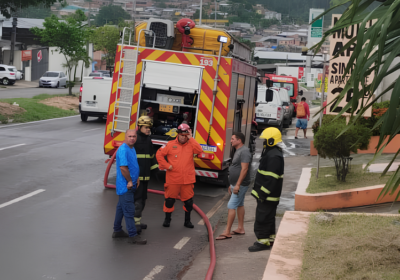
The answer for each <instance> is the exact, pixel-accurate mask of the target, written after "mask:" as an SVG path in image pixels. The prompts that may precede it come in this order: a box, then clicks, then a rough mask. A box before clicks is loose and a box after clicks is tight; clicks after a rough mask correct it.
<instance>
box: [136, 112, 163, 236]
mask: <svg viewBox="0 0 400 280" xmlns="http://www.w3.org/2000/svg"><path fill="white" fill-rule="evenodd" d="M137 125H138V128H139V129H138V132H137V141H136V143H135V146H134V147H135V150H136V155H137V159H138V163H139V168H140V174H139V180H140V185H139V187H138V188H137V189H136V192H135V225H136V229H137V232H138V233H139V234H140V233H141V232H142V229H146V228H147V225H146V224H144V223H142V222H141V220H142V211H143V209H144V207H145V205H146V199H147V186H148V182H149V180H150V173H151V172H152V171H153V170H157V168H158V164H157V160H156V158H155V152H154V149H153V143H152V142H151V138H150V134H151V130H150V129H151V127H152V125H153V122H152V120H151V118H150V117H148V116H142V117H140V118H139V119H138V123H137Z"/></svg>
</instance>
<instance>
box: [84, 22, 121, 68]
mask: <svg viewBox="0 0 400 280" xmlns="http://www.w3.org/2000/svg"><path fill="white" fill-rule="evenodd" d="M119 32H120V29H119V28H116V27H114V26H108V25H105V26H102V27H99V28H97V29H96V30H95V31H94V32H93V34H92V37H91V40H92V42H93V45H94V50H95V51H102V52H103V53H104V59H105V61H106V64H107V66H111V65H113V64H114V60H115V54H116V53H117V44H118V42H119V41H120V34H119Z"/></svg>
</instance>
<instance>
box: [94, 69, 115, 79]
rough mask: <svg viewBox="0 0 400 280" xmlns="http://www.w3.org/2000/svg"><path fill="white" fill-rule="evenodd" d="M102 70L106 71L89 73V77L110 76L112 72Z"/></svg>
mask: <svg viewBox="0 0 400 280" xmlns="http://www.w3.org/2000/svg"><path fill="white" fill-rule="evenodd" d="M100 71H105V70H98V71H93V72H92V73H90V74H89V77H108V78H110V72H108V71H106V72H108V73H103V72H100Z"/></svg>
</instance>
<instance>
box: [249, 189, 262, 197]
mask: <svg viewBox="0 0 400 280" xmlns="http://www.w3.org/2000/svg"><path fill="white" fill-rule="evenodd" d="M251 194H252V195H254V196H255V197H257V198H258V199H259V198H260V197H259V196H258V193H257V192H256V191H255V190H252V191H251Z"/></svg>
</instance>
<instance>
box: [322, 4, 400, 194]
mask: <svg viewBox="0 0 400 280" xmlns="http://www.w3.org/2000/svg"><path fill="white" fill-rule="evenodd" d="M377 1H378V2H377ZM377 1H374V0H347V1H344V3H341V4H339V5H336V6H333V7H332V8H331V9H329V10H327V11H326V12H325V13H324V14H327V13H328V12H330V11H331V10H332V9H335V8H337V7H339V6H342V5H345V6H348V7H347V9H346V10H345V12H344V13H343V14H342V16H341V17H340V19H339V20H338V21H337V22H336V24H335V25H334V26H333V27H332V28H331V29H330V30H328V31H326V32H325V33H324V37H323V38H322V40H321V43H320V44H318V45H316V46H315V47H314V49H315V50H316V52H317V51H318V50H319V49H320V48H321V46H322V43H323V42H324V41H325V39H327V38H328V37H330V36H332V35H333V34H334V33H336V32H338V31H340V30H346V28H349V27H350V26H352V25H355V24H359V25H360V28H359V32H358V35H357V36H356V37H355V38H353V39H352V40H350V41H349V42H348V43H347V44H346V45H345V46H344V47H343V48H341V49H340V50H339V51H338V54H337V55H336V56H338V55H339V54H341V53H343V51H345V50H348V49H349V48H350V47H352V46H351V45H352V44H353V43H355V42H357V44H356V47H355V49H354V51H353V53H352V54H351V56H350V59H349V63H348V65H347V68H346V70H345V73H344V74H343V77H344V76H346V75H348V74H349V73H351V76H350V78H349V80H348V81H347V83H346V84H345V87H344V89H343V90H342V92H341V93H340V95H339V96H337V98H336V99H335V100H334V101H337V103H336V104H339V101H340V100H342V99H343V98H344V96H345V95H346V93H347V92H348V91H349V90H353V97H352V98H351V100H350V102H348V104H347V105H346V106H345V107H344V108H343V109H342V111H341V112H340V115H341V114H343V113H344V112H345V111H347V110H350V111H351V112H352V114H353V115H354V116H355V118H354V119H353V121H352V122H351V124H354V123H355V122H356V121H357V120H358V119H360V118H361V117H362V115H363V113H364V112H365V111H366V110H367V109H368V108H370V107H371V106H372V104H374V103H375V102H378V99H379V98H380V97H381V96H382V95H383V94H385V93H387V92H388V91H391V90H392V94H391V99H390V106H389V109H388V110H387V111H386V113H385V114H384V115H383V116H382V117H381V118H380V120H379V122H378V123H377V124H376V125H375V127H378V126H379V125H381V129H380V139H379V144H378V147H377V151H376V154H375V156H374V158H373V160H372V161H371V162H370V163H372V162H373V161H374V160H375V159H376V158H377V157H379V156H380V155H381V153H382V151H383V149H384V148H385V147H386V146H387V145H388V143H389V142H390V141H392V140H393V139H394V137H395V136H396V135H397V134H398V133H399V132H400V109H399V105H400V79H397V80H396V81H394V82H393V83H392V84H390V85H389V86H387V87H386V88H384V89H383V91H381V93H379V94H377V95H374V93H375V92H376V91H377V89H378V87H379V86H380V85H383V83H382V81H383V79H384V78H385V77H387V76H388V75H390V74H392V73H393V72H395V71H397V70H399V69H400V63H398V62H396V61H394V59H395V58H396V57H398V56H400V21H399V16H400V1H398V0H377ZM324 14H322V15H321V16H323V15H324ZM321 16H320V17H321ZM317 19H318V18H317ZM317 19H315V20H317ZM371 21H372V25H371V26H370V27H368V26H369V25H370V23H371ZM367 27H368V28H367ZM371 73H374V74H375V75H374V78H373V80H372V82H371V81H370V82H371V83H370V84H369V85H365V80H366V78H367V77H368V76H369V75H370V74H371ZM364 96H366V97H367V98H368V102H360V104H361V107H360V106H359V105H358V104H359V101H362V100H363V99H364ZM334 101H332V102H331V103H333V102H334ZM358 109H360V111H359V112H358V113H357V114H356V111H357V110H358ZM385 139H388V141H387V142H385ZM399 152H400V150H398V151H397V153H396V154H395V155H394V157H393V159H392V161H391V162H390V163H389V164H388V166H387V167H386V169H385V171H384V172H383V175H384V174H386V172H387V170H388V169H389V168H390V166H391V165H392V163H393V161H394V160H395V159H396V157H397V155H398V154H399ZM399 184H400V168H398V169H397V171H396V172H395V173H394V174H393V175H392V176H391V177H390V179H389V180H388V182H387V183H386V185H385V187H384V189H383V190H382V192H381V193H380V195H379V197H378V199H379V198H381V197H383V196H385V195H386V194H388V193H390V195H392V194H394V193H395V192H396V191H397V189H398V187H399ZM399 197H400V191H399V192H397V195H396V200H397V199H398V198H399Z"/></svg>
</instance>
